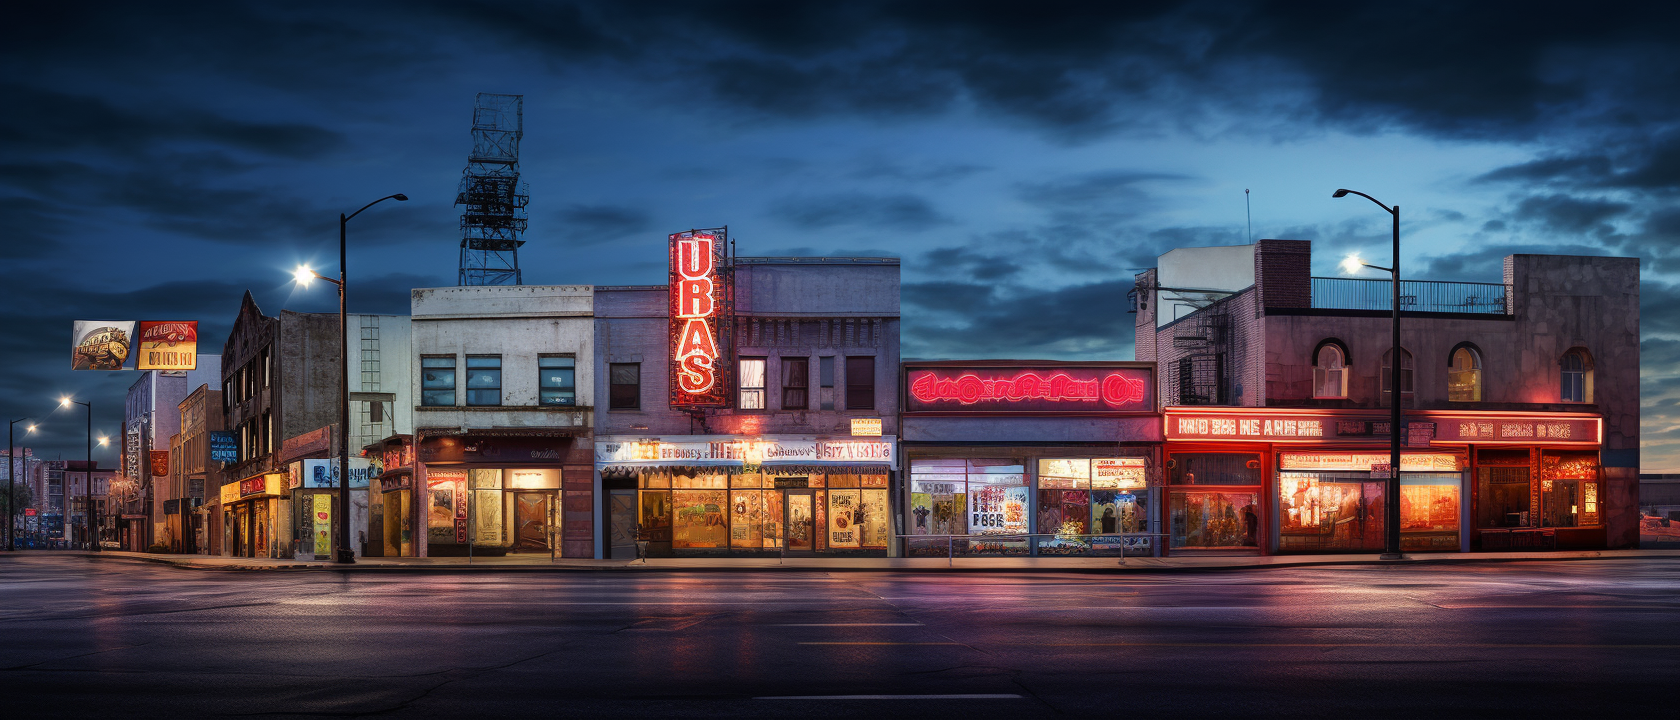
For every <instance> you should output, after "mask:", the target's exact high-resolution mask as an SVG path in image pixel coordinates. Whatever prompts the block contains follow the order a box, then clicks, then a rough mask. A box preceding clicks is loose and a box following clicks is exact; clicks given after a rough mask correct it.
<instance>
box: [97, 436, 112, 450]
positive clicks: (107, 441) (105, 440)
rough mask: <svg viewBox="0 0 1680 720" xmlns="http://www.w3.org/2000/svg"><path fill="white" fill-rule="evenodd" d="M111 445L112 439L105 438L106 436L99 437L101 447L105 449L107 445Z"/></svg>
mask: <svg viewBox="0 0 1680 720" xmlns="http://www.w3.org/2000/svg"><path fill="white" fill-rule="evenodd" d="M110 443H111V438H108V437H105V436H104V435H100V436H99V447H105V446H106V445H109V444H110Z"/></svg>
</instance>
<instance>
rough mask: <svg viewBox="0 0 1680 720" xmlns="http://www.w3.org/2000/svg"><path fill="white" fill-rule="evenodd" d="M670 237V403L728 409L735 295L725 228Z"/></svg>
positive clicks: (688, 406)
mask: <svg viewBox="0 0 1680 720" xmlns="http://www.w3.org/2000/svg"><path fill="white" fill-rule="evenodd" d="M670 241H671V247H670V253H671V263H670V267H671V273H670V286H669V290H668V292H669V293H670V323H671V327H670V348H671V368H670V375H671V377H670V387H671V397H670V404H671V407H673V408H702V407H728V406H729V395H730V394H729V378H730V375H729V355H728V353H727V352H726V350H727V348H728V343H729V332H730V318H731V317H732V316H733V315H734V299H735V298H734V285H733V283H731V282H730V273H729V268H728V263H729V258H728V252H727V251H728V245H729V239H728V235H727V231H725V230H690V231H688V232H681V233H676V234H674V235H671V236H670Z"/></svg>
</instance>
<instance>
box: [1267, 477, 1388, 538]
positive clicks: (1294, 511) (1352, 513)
mask: <svg viewBox="0 0 1680 720" xmlns="http://www.w3.org/2000/svg"><path fill="white" fill-rule="evenodd" d="M1383 485H1384V481H1382V480H1372V479H1371V474H1370V473H1369V472H1364V473H1353V472H1318V473H1306V472H1280V473H1278V483H1277V486H1278V521H1279V527H1278V550H1279V551H1280V552H1380V551H1381V550H1382V549H1383V546H1384V542H1385V541H1384V538H1383V512H1384V510H1383Z"/></svg>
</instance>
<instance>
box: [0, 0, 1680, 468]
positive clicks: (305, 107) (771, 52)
mask: <svg viewBox="0 0 1680 720" xmlns="http://www.w3.org/2000/svg"><path fill="white" fill-rule="evenodd" d="M1677 31H1680V23H1677V22H1676V17H1675V14H1674V13H1673V12H1670V11H1668V10H1666V9H1664V8H1663V7H1662V6H1660V5H1658V4H1655V3H1651V4H1590V3H1579V2H1576V3H1543V2H1540V3H1537V2H1524V3H1520V4H1518V3H1491V2H1490V3H1439V4H1407V3H1385V4H1372V3H1348V2H1338V3H1307V2H1283V3H1275V4H1269V3H1226V2H1220V3H1205V4H1204V3H1188V4H1177V3H1145V2H1129V3H1113V2H1104V3H1063V2H1055V1H1053V0H1035V1H1034V2H1024V3H989V2H978V1H975V0H967V1H963V2H913V3H891V4H870V3H817V2H810V3H787V2H763V3H759V2H725V3H706V2H680V3H673V4H670V5H660V4H656V3H648V2H637V3H600V4H578V5H573V4H566V3H558V2H556V3H464V2H455V3H418V2H407V3H392V4H379V3H326V4H312V3H255V4H242V3H232V2H230V3H216V4H213V5H208V4H207V5H203V6H170V5H168V4H157V3H144V4H142V3H127V4H88V3H77V2H61V3H39V4H36V5H35V6H30V7H26V8H22V9H19V8H14V9H13V11H12V12H11V13H10V14H9V16H8V18H7V22H6V23H4V24H3V26H0V84H3V86H4V87H3V88H0V92H3V94H4V97H5V98H6V103H5V106H6V108H7V112H5V113H0V267H4V269H5V271H4V273H3V277H4V281H3V282H0V323H3V327H5V328H6V336H7V337H8V338H9V342H7V343H6V344H5V345H4V350H0V358H3V362H4V373H3V374H0V405H4V412H5V414H6V419H8V420H9V419H12V418H16V417H41V418H44V419H45V420H46V425H45V433H44V435H42V436H41V437H38V438H35V439H33V440H31V443H32V444H34V445H35V446H36V447H38V448H40V450H41V452H42V453H45V454H47V455H49V456H55V455H57V454H59V453H63V454H64V455H65V456H66V457H72V458H74V457H79V456H80V453H81V444H82V431H81V422H80V417H79V415H76V416H71V415H68V414H66V413H57V414H48V412H47V411H48V410H49V409H50V408H51V407H52V405H53V404H54V402H55V398H56V397H57V396H58V395H59V394H61V393H66V392H68V393H74V394H75V395H76V396H77V397H78V398H81V399H92V400H94V401H95V402H96V403H97V404H98V405H99V407H98V408H97V410H98V412H97V414H96V417H95V422H96V426H97V427H96V433H97V432H101V431H104V432H112V433H114V432H115V431H116V429H117V427H118V424H119V422H120V406H121V401H122V397H123V392H124V390H125V389H126V388H127V386H128V385H129V384H130V383H131V382H132V381H133V378H134V375H133V373H88V372H81V373H73V372H71V371H70V369H69V352H68V347H67V346H68V344H69V335H70V321H71V320H72V319H75V318H85V319H170V320H175V319H196V320H199V321H200V332H201V333H202V339H201V348H209V349H211V350H212V351H213V350H214V349H215V348H219V347H220V345H221V343H222V341H223V340H224V339H225V337H226V333H227V329H228V327H229V326H230V325H231V322H232V320H233V317H234V314H235V311H236V310H237V307H238V300H239V297H240V295H241V294H242V293H243V292H245V291H246V290H247V289H249V290H250V291H251V292H252V293H254V295H255V296H256V298H257V300H258V302H259V304H260V305H261V306H262V308H263V310H264V311H265V312H268V313H270V314H273V313H276V312H278V311H279V310H280V309H282V308H286V309H292V310H299V311H328V310H333V309H335V304H334V298H333V297H332V295H331V294H330V288H326V287H323V286H320V285H317V286H316V287H315V288H313V289H311V290H307V291H296V290H294V289H293V287H292V286H291V285H290V284H289V283H288V276H287V271H288V270H289V269H290V268H291V267H293V266H295V265H296V264H298V263H300V262H306V263H312V264H314V265H315V266H316V267H319V268H323V269H326V270H329V271H330V270H331V269H332V268H333V266H334V264H335V262H336V257H335V253H336V246H335V243H336V240H337V238H336V233H335V231H336V228H335V227H334V224H335V223H334V221H335V219H336V215H337V213H339V212H347V211H352V210H354V209H356V208H357V207H360V206H361V205H362V204H363V203H365V202H367V201H369V200H372V199H375V198H377V197H380V196H383V195H388V194H390V193H394V192H402V193H406V194H407V195H408V196H409V197H411V198H412V201H411V202H408V203H402V204H397V203H386V204H384V205H381V206H379V207H378V208H377V209H375V210H370V211H369V212H368V213H366V214H364V215H362V216H361V217H359V218H357V219H356V221H355V222H354V223H352V227H351V231H350V240H351V248H352V249H351V251H350V267H351V275H352V282H353V286H352V287H353V292H352V294H351V309H352V311H362V312H387V313H406V312H407V308H408V303H407V297H408V291H409V289H410V288H413V287H425V286H440V285H453V284H454V279H455V270H456V263H457V253H458V243H459V234H458V212H457V210H456V209H455V208H453V207H452V203H453V201H454V195H455V189H456V185H457V183H458V182H459V180H460V176H461V171H462V168H463V166H464V165H465V160H466V153H467V150H468V148H469V141H470V138H469V127H470V122H471V112H472V103H473V97H474V94H475V93H478V92H499V93H517V94H523V95H524V96H525V139H524V144H523V147H522V152H521V161H522V167H523V171H524V178H525V180H526V182H527V183H528V184H529V186H530V197H531V210H530V217H531V219H530V232H529V233H528V235H527V236H526V237H527V239H528V241H529V242H528V244H527V245H526V246H525V248H524V251H523V253H522V255H521V261H522V263H521V264H522V266H523V267H524V270H525V278H526V282H527V283H528V284H540V283H593V284H613V283H653V282H662V281H663V268H664V262H665V260H664V254H663V252H664V251H663V243H664V236H665V233H668V232H670V231H673V230H680V229H686V228H690V227H705V226H713V225H723V224H727V225H729V226H730V229H731V234H732V235H734V236H735V237H736V238H737V240H738V244H739V248H740V252H741V253H742V254H809V253H823V254H849V255H879V254H887V255H895V256H899V257H901V258H903V261H904V266H903V268H904V294H903V300H904V315H905V324H904V346H905V354H906V355H907V356H920V357H976V356H1003V357H1051V358H1114V359H1129V358H1130V357H1131V353H1132V336H1131V318H1130V316H1128V315H1126V314H1125V304H1124V303H1125V294H1126V292H1127V290H1129V289H1130V288H1131V277H1132V274H1133V272H1134V271H1135V270H1136V269H1138V268H1144V267H1149V266H1152V265H1153V264H1154V258H1155V256H1156V255H1158V254H1160V253H1161V252H1164V251H1165V250H1167V249H1170V248H1173V247H1180V246H1186V245H1225V244H1239V243H1243V242H1246V240H1247V239H1248V238H1249V237H1250V235H1249V227H1248V217H1247V215H1245V207H1244V190H1245V189H1248V190H1251V191H1252V195H1251V200H1252V223H1253V227H1252V237H1255V238H1262V237H1281V238H1300V239H1309V240H1313V241H1315V272H1316V274H1325V275H1328V274H1333V273H1334V271H1335V270H1334V265H1335V263H1336V261H1337V260H1338V259H1339V258H1340V257H1342V256H1343V255H1345V254H1347V253H1349V252H1355V251H1360V250H1363V251H1364V252H1365V253H1366V254H1367V255H1369V256H1371V257H1373V258H1377V259H1382V258H1384V257H1386V255H1387V249H1386V248H1387V245H1386V243H1387V237H1388V225H1387V222H1388V220H1387V216H1386V215H1384V214H1383V213H1381V212H1380V211H1379V210H1377V209H1376V208H1373V207H1371V206H1370V205H1369V204H1368V203H1365V202H1363V201H1349V200H1332V199H1331V198H1330V192H1331V191H1332V190H1334V189H1335V188H1338V187H1350V188H1355V189H1360V190H1363V191H1365V192H1368V193H1371V194H1373V195H1375V196H1377V197H1379V198H1381V199H1383V200H1384V201H1385V202H1389V203H1397V204H1399V205H1401V206H1402V208H1403V212H1404V216H1405V226H1404V227H1403V233H1404V237H1405V250H1404V257H1403V258H1402V263H1403V264H1404V266H1405V267H1406V268H1407V270H1408V275H1411V276H1413V277H1427V278H1430V279H1463V280H1480V281H1497V280H1498V278H1499V276H1500V266H1499V260H1500V258H1502V257H1503V256H1504V255H1506V254H1509V253H1512V252H1556V253H1577V254H1593V255H1605V254H1608V255H1627V256H1637V257H1640V258H1642V259H1643V260H1644V263H1643V265H1642V267H1643V279H1644V284H1643V288H1642V299H1643V305H1644V313H1643V318H1642V328H1643V330H1644V342H1643V369H1642V375H1643V385H1644V389H1645V392H1644V396H1645V398H1644V410H1643V413H1644V432H1643V438H1644V443H1645V459H1644V464H1645V471H1647V472H1653V471H1663V470H1673V471H1680V410H1677V409H1676V403H1677V402H1680V372H1677V369H1680V366H1677V362H1676V361H1677V359H1680V285H1677V283H1680V253H1677V252H1676V241H1677V240H1680V207H1676V206H1675V204H1674V199H1675V198H1676V195H1677V194H1680V193H1677V191H1680V127H1677V118H1680V44H1676V43H1675V42H1674V40H1673V38H1674V37H1675V36H1676V33H1677ZM106 457H107V458H110V457H111V456H110V455H106Z"/></svg>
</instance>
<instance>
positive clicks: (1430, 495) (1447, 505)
mask: <svg viewBox="0 0 1680 720" xmlns="http://www.w3.org/2000/svg"><path fill="white" fill-rule="evenodd" d="M1461 484H1462V478H1461V476H1460V475H1459V474H1458V473H1400V549H1401V550H1410V551H1438V552H1453V551H1455V550H1458V548H1459V544H1458V535H1459V533H1458V530H1459V528H1458V511H1459V505H1458V503H1459V486H1460V485H1461Z"/></svg>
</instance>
